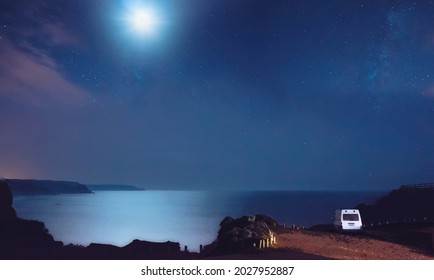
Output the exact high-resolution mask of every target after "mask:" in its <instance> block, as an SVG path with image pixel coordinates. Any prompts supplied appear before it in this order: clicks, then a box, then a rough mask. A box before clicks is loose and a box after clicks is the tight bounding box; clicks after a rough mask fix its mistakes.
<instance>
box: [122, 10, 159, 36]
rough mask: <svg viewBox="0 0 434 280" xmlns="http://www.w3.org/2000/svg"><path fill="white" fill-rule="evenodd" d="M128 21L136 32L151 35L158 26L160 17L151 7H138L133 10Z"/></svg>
mask: <svg viewBox="0 0 434 280" xmlns="http://www.w3.org/2000/svg"><path fill="white" fill-rule="evenodd" d="M128 23H129V25H130V27H131V29H132V31H134V32H135V33H138V34H143V35H151V34H153V33H155V32H156V29H157V27H158V17H157V15H156V13H155V11H153V10H152V9H150V8H137V9H134V10H133V11H131V14H130V15H129V16H128Z"/></svg>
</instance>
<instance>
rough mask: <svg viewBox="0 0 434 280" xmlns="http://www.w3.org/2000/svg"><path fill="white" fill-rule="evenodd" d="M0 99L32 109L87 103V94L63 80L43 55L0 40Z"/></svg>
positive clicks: (53, 63) (42, 52)
mask: <svg viewBox="0 0 434 280" xmlns="http://www.w3.org/2000/svg"><path fill="white" fill-rule="evenodd" d="M0 40H1V44H0V89H1V90H0V98H1V99H3V100H8V101H11V102H15V103H24V104H27V105H33V106H44V105H50V104H53V103H54V105H56V104H57V105H74V104H75V105H78V104H84V103H87V102H88V100H89V95H90V93H89V92H87V91H86V90H84V89H82V88H80V87H79V86H77V85H75V84H73V83H71V82H70V81H68V80H66V79H65V77H63V75H62V73H61V67H60V66H59V65H58V64H57V63H56V61H55V60H54V59H53V58H51V57H50V56H49V55H48V54H46V53H45V52H44V51H42V50H39V49H37V48H33V47H27V48H25V49H23V48H18V47H17V46H15V45H14V44H13V43H11V42H10V41H8V40H7V39H5V38H3V39H0Z"/></svg>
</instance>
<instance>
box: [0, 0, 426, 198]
mask: <svg viewBox="0 0 434 280" xmlns="http://www.w3.org/2000/svg"><path fill="white" fill-rule="evenodd" d="M141 6H146V7H151V8H152V9H154V11H155V18H156V19H158V24H157V25H156V26H155V28H154V29H153V31H152V34H143V33H139V32H137V30H134V29H133V28H132V27H131V22H130V21H129V20H128V17H129V14H131V13H134V11H135V10H137V9H140V7H141ZM0 129H1V131H2V132H1V137H0V176H3V177H6V178H38V179H62V180H75V181H79V182H83V183H124V184H135V185H139V186H144V187H148V188H170V189H191V188H193V189H210V188H212V189H321V190H328V189H332V190H335V189H390V188H393V187H397V186H399V185H401V184H406V183H419V182H431V181H434V3H433V1H277V0H276V1H271V0H262V1H259V0H238V1H234V0H218V1H217V0H214V1H211V0H210V1H203V0H167V1H164V0H160V1H138V0H113V1H102V0H101V1H98V0H88V1H86V0H82V1H59V0H45V1H30V0H29V1H14V0H3V1H2V2H1V4H0Z"/></svg>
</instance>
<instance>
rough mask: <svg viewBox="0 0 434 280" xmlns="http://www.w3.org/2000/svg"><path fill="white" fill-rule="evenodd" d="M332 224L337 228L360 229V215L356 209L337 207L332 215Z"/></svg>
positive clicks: (345, 229) (346, 229) (344, 229)
mask: <svg viewBox="0 0 434 280" xmlns="http://www.w3.org/2000/svg"><path fill="white" fill-rule="evenodd" d="M333 226H334V227H335V228H336V229H337V230H343V231H348V230H362V227H363V224H362V217H361V216H360V211H359V210H357V209H338V210H336V211H335V216H334V217H333Z"/></svg>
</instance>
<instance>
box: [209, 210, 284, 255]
mask: <svg viewBox="0 0 434 280" xmlns="http://www.w3.org/2000/svg"><path fill="white" fill-rule="evenodd" d="M277 225H278V224H277V222H276V221H275V220H273V219H272V218H270V217H268V216H265V215H254V216H243V217H241V218H238V219H234V218H232V217H226V218H224V219H223V220H222V221H221V223H220V230H219V232H218V236H217V248H216V251H217V252H218V253H228V252H236V251H239V250H240V249H249V248H253V247H254V245H253V244H259V241H260V240H267V239H270V238H272V237H273V229H274V228H275V227H277Z"/></svg>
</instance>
